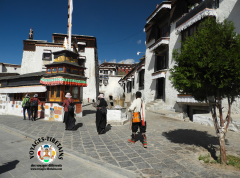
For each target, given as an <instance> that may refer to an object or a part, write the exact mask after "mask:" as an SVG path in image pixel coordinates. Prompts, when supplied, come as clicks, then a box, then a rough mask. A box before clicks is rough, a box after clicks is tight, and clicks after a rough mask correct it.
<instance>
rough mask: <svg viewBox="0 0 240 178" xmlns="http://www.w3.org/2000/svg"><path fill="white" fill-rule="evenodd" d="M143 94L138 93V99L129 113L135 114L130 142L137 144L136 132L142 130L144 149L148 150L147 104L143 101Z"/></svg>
mask: <svg viewBox="0 0 240 178" xmlns="http://www.w3.org/2000/svg"><path fill="white" fill-rule="evenodd" d="M141 96H142V93H141V92H139V91H137V92H136V99H135V100H134V101H133V102H132V104H131V106H130V107H129V109H128V111H130V112H131V111H132V112H133V120H132V138H131V139H128V142H130V143H135V141H136V132H137V131H138V128H140V133H141V134H142V136H143V147H144V148H147V138H146V117H145V104H144V102H143V101H142V100H141Z"/></svg>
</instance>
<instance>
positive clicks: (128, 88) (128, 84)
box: [127, 81, 132, 93]
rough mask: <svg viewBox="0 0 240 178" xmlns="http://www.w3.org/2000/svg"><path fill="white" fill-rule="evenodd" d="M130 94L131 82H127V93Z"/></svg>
mask: <svg viewBox="0 0 240 178" xmlns="http://www.w3.org/2000/svg"><path fill="white" fill-rule="evenodd" d="M131 92H132V81H128V82H127V93H131Z"/></svg>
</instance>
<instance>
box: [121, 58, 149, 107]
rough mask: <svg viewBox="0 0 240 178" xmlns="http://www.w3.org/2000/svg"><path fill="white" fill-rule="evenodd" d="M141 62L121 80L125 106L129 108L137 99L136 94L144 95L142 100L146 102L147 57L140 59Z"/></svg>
mask: <svg viewBox="0 0 240 178" xmlns="http://www.w3.org/2000/svg"><path fill="white" fill-rule="evenodd" d="M140 60H141V61H140V62H139V63H138V64H137V65H136V66H135V67H134V68H133V69H132V70H131V71H130V72H129V73H128V74H127V75H126V76H124V77H123V78H122V79H120V80H119V84H120V85H121V86H122V87H123V91H124V96H125V97H124V99H125V100H124V102H125V106H129V105H130V104H131V102H132V101H133V100H134V99H135V97H136V92H137V91H140V92H141V93H142V99H143V100H144V101H146V96H145V92H144V90H145V84H144V82H145V81H146V80H144V73H145V57H143V58H141V59H140Z"/></svg>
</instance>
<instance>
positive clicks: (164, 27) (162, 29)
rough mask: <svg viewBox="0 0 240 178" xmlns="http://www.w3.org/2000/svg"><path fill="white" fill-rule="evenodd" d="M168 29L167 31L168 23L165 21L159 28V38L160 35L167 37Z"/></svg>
mask: <svg viewBox="0 0 240 178" xmlns="http://www.w3.org/2000/svg"><path fill="white" fill-rule="evenodd" d="M168 31H169V26H168V23H166V24H165V25H164V26H163V27H162V28H160V30H159V33H160V34H159V36H160V38H162V37H168Z"/></svg>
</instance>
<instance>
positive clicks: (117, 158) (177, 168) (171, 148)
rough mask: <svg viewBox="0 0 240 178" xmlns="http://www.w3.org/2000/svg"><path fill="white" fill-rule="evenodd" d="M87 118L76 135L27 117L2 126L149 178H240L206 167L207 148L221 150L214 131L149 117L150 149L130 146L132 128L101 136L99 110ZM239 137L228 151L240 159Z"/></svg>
mask: <svg viewBox="0 0 240 178" xmlns="http://www.w3.org/2000/svg"><path fill="white" fill-rule="evenodd" d="M83 110H84V111H83V117H82V118H78V119H77V121H76V124H77V128H78V129H77V130H76V131H65V130H64V124H63V123H61V122H50V121H43V120H37V121H36V122H32V121H24V120H22V118H21V117H16V116H10V115H4V116H3V115H2V116H0V125H5V126H8V127H10V128H14V129H17V130H20V131H22V132H24V133H28V134H31V135H33V136H36V137H43V136H51V137H54V138H56V139H58V140H60V141H61V142H62V144H63V147H64V148H69V149H71V150H73V151H75V152H78V153H81V154H84V155H87V156H89V157H92V158H94V159H98V160H100V161H104V162H107V163H109V164H112V165H114V166H118V167H122V168H124V169H127V170H131V171H134V172H135V173H137V174H139V175H142V176H146V177H231V178H232V177H240V171H230V170H226V169H218V168H215V167H212V166H210V165H206V164H203V163H200V162H199V161H198V156H199V155H200V154H201V153H202V151H203V148H204V149H207V150H208V151H212V148H211V147H209V145H211V144H213V146H216V145H218V144H219V142H218V138H217V137H215V131H214V128H212V127H208V126H203V125H199V124H196V123H191V122H183V121H179V120H175V119H171V118H166V117H162V116H161V115H158V114H154V113H149V112H147V114H146V115H147V139H148V148H146V149H144V148H143V147H142V144H141V142H140V140H141V137H140V134H139V135H138V136H137V140H138V141H137V142H136V143H135V144H130V143H127V139H128V138H130V135H131V131H130V130H129V124H126V125H124V126H110V125H108V126H107V129H106V131H107V132H106V134H104V135H98V134H97V132H96V127H95V109H94V108H93V107H92V106H91V105H86V106H84V107H83ZM239 136H240V134H239V133H236V132H231V131H230V132H228V133H227V142H226V144H227V145H226V148H227V151H232V152H234V153H236V154H238V155H239V156H240V140H239Z"/></svg>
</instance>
